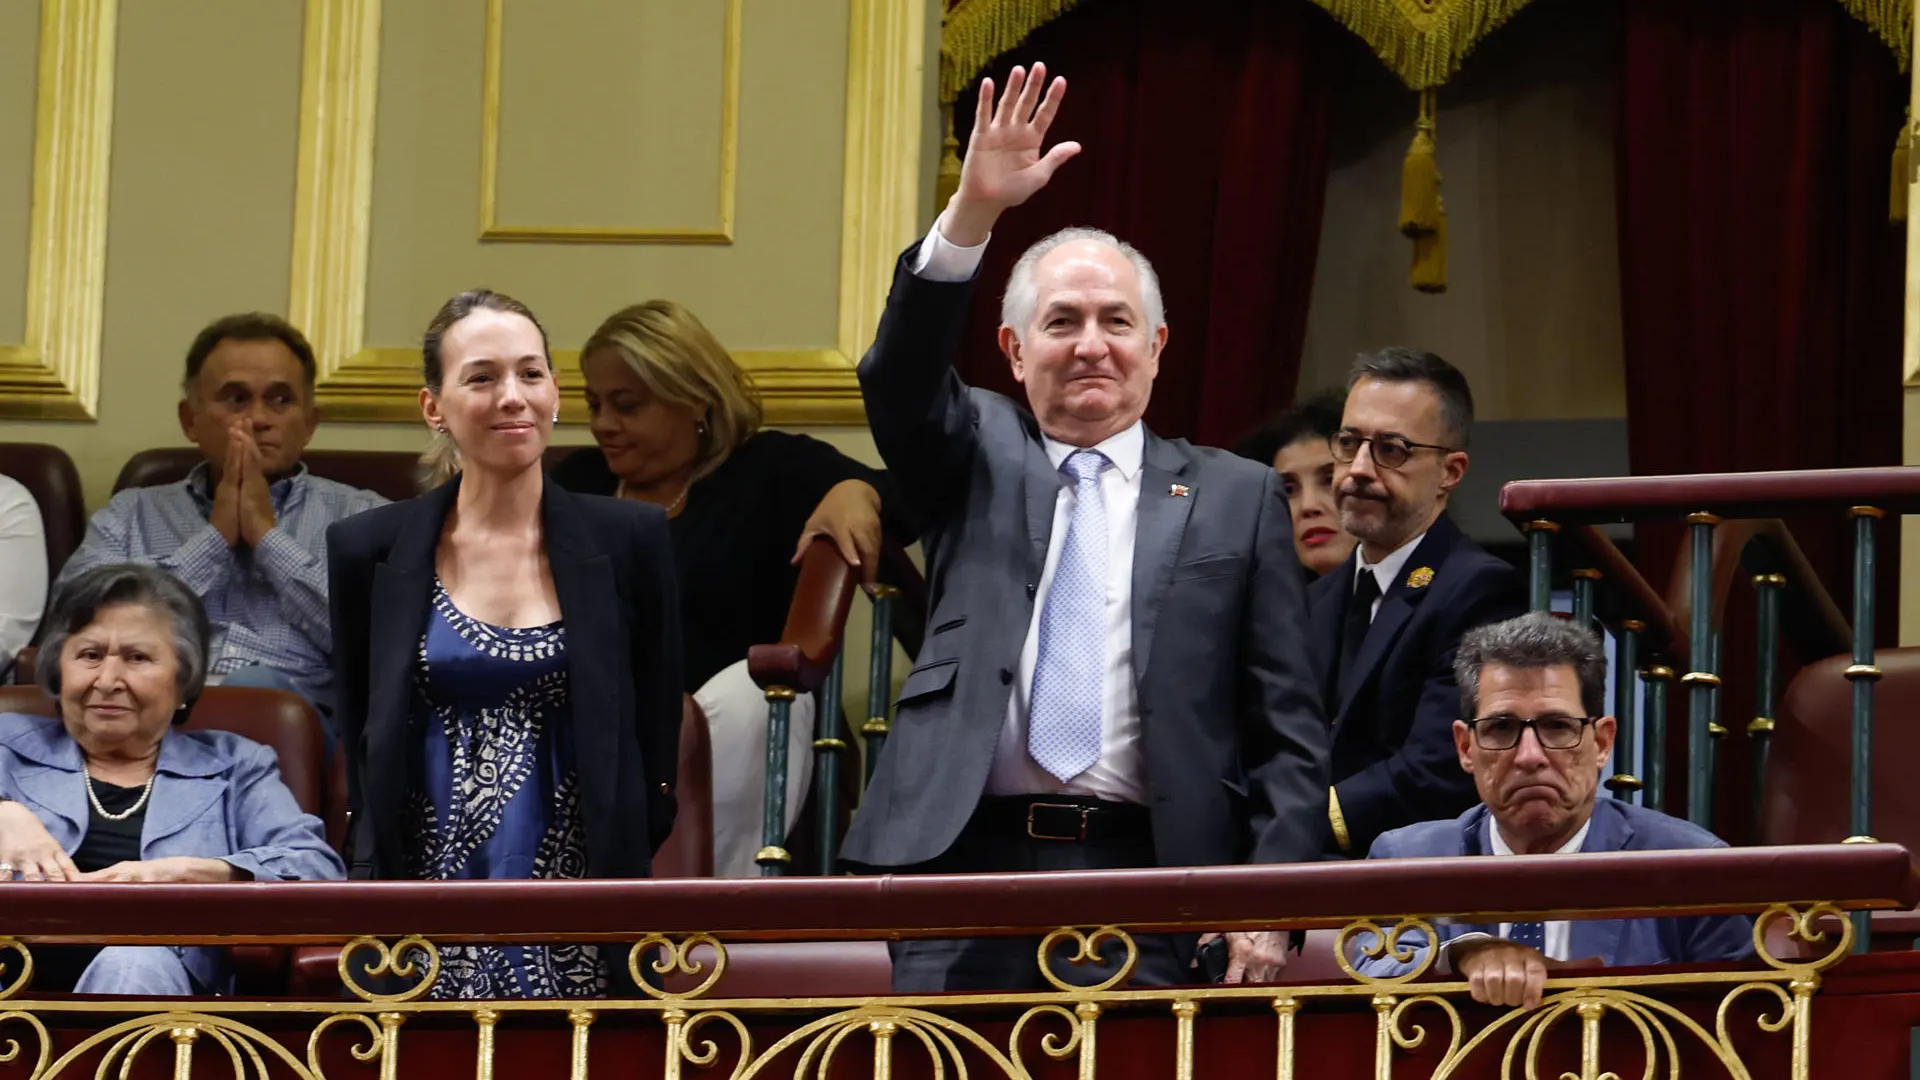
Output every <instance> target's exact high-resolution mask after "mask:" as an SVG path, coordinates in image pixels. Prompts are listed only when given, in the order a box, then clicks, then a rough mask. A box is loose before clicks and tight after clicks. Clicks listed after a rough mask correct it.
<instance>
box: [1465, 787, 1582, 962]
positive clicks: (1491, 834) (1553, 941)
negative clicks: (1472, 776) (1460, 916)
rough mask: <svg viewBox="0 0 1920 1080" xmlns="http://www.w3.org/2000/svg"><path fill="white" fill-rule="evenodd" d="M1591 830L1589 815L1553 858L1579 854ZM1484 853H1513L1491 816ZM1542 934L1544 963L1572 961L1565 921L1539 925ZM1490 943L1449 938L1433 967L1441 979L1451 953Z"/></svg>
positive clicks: (1503, 930) (1473, 937)
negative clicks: (1472, 943) (1462, 947)
mask: <svg viewBox="0 0 1920 1080" xmlns="http://www.w3.org/2000/svg"><path fill="white" fill-rule="evenodd" d="M1591 828H1593V817H1592V815H1588V817H1587V820H1586V821H1585V822H1584V823H1582V824H1581V826H1580V831H1579V832H1577V833H1574V834H1573V836H1572V837H1571V838H1570V839H1568V840H1567V842H1566V843H1564V844H1561V845H1560V846H1559V847H1558V848H1555V849H1554V852H1553V853H1554V854H1555V855H1578V854H1579V853H1580V849H1581V848H1582V847H1584V846H1586V843H1587V830H1589V829H1591ZM1487 850H1488V851H1491V852H1493V853H1494V855H1496V856H1499V855H1512V854H1513V853H1514V851H1513V849H1512V848H1510V847H1508V846H1507V838H1506V837H1504V836H1501V835H1500V828H1499V826H1498V825H1496V824H1495V823H1494V820H1493V815H1492V814H1488V815H1487ZM1541 930H1543V931H1544V932H1545V937H1546V946H1547V947H1546V951H1545V956H1546V958H1547V959H1549V960H1571V959H1573V957H1571V956H1568V955H1567V953H1568V952H1569V951H1570V950H1571V949H1572V948H1573V946H1572V945H1571V944H1570V941H1571V938H1572V935H1573V923H1571V922H1569V921H1567V920H1566V919H1552V920H1549V921H1547V922H1545V923H1542V924H1541ZM1512 934H1513V924H1512V923H1510V922H1503V923H1501V924H1500V936H1501V937H1503V938H1504V937H1511V936H1512ZM1489 940H1492V939H1491V938H1490V937H1489V936H1488V935H1486V934H1478V933H1475V934H1461V935H1460V936H1459V937H1457V938H1452V939H1450V940H1448V941H1447V943H1446V945H1445V946H1444V947H1442V948H1441V950H1440V955H1439V956H1437V957H1435V958H1434V960H1435V963H1434V967H1435V968H1437V969H1438V970H1439V971H1440V973H1441V974H1443V975H1444V974H1446V973H1447V972H1449V971H1451V970H1452V969H1453V963H1452V952H1451V950H1453V949H1454V948H1455V947H1457V946H1459V945H1461V944H1464V943H1466V942H1469V941H1489Z"/></svg>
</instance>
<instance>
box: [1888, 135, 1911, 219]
mask: <svg viewBox="0 0 1920 1080" xmlns="http://www.w3.org/2000/svg"><path fill="white" fill-rule="evenodd" d="M1912 160H1913V110H1912V109H1911V108H1909V109H1908V110H1907V115H1906V117H1905V119H1903V120H1901V121H1900V137H1899V138H1897V139H1895V140H1893V182H1892V184H1890V185H1889V186H1888V191H1887V220H1889V221H1905V220H1907V195H1908V193H1909V192H1910V191H1911V190H1912V188H1913V167H1912Z"/></svg>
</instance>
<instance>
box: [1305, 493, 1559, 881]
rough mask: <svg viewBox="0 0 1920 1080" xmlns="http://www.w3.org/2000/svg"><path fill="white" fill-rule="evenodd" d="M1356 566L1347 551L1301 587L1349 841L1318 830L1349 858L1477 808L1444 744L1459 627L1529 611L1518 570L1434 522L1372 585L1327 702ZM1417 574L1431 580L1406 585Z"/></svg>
mask: <svg viewBox="0 0 1920 1080" xmlns="http://www.w3.org/2000/svg"><path fill="white" fill-rule="evenodd" d="M1358 558H1359V552H1358V549H1356V550H1355V553H1354V556H1353V558H1350V559H1348V560H1347V563H1346V565H1345V566H1342V567H1341V568H1340V569H1338V570H1335V571H1333V572H1332V573H1330V574H1328V575H1326V576H1325V577H1323V578H1321V579H1320V580H1319V581H1317V582H1314V584H1313V585H1312V586H1311V587H1310V588H1309V589H1308V590H1307V607H1308V609H1309V616H1308V618H1309V638H1310V639H1311V641H1312V643H1313V667H1314V672H1315V674H1316V675H1317V676H1318V677H1319V686H1320V688H1321V692H1322V693H1323V694H1325V695H1326V698H1325V701H1326V710H1327V713H1328V715H1330V716H1331V717H1333V789H1334V793H1335V795H1336V797H1337V798H1338V799H1339V801H1340V812H1341V815H1342V817H1343V818H1344V819H1345V824H1346V829H1347V834H1348V838H1349V843H1348V844H1347V845H1345V846H1342V845H1340V844H1339V843H1338V836H1337V832H1336V830H1334V829H1333V828H1331V827H1330V826H1328V825H1323V826H1322V832H1323V835H1325V836H1327V842H1328V848H1329V850H1330V851H1347V852H1350V853H1352V854H1359V853H1360V852H1364V851H1366V850H1367V846H1368V845H1369V844H1371V843H1373V838H1374V837H1376V836H1378V835H1380V834H1381V833H1383V832H1385V831H1387V830H1388V829H1395V828H1399V827H1400V826H1402V825H1411V824H1413V823H1414V822H1417V821H1432V820H1433V819H1435V818H1450V817H1452V816H1454V815H1455V814H1458V813H1460V812H1461V811H1462V810H1465V809H1466V808H1467V807H1469V806H1472V805H1474V804H1475V803H1477V802H1479V801H1480V799H1479V796H1478V795H1476V794H1475V793H1474V790H1473V778H1472V777H1471V776H1468V775H1467V774H1466V773H1464V772H1462V771H1461V769H1460V756H1459V754H1458V753H1457V752H1456V751H1455V750H1454V746H1453V721H1454V720H1455V719H1456V718H1458V717H1459V716H1460V689H1459V687H1458V686H1457V685H1456V684H1455V683H1454V681H1453V652H1454V650H1455V649H1456V648H1458V647H1459V645H1460V637H1461V635H1463V634H1465V633H1466V632H1467V631H1468V630H1471V629H1473V628H1474V627H1476V626H1485V625H1486V624H1488V623H1493V622H1499V621H1500V620H1502V619H1510V618H1513V617H1514V616H1516V615H1521V614H1524V613H1525V612H1526V610H1527V597H1526V583H1525V582H1524V581H1523V580H1522V579H1521V577H1520V574H1519V572H1518V571H1516V570H1514V569H1513V567H1511V566H1509V565H1507V564H1506V563H1505V562H1502V561H1501V560H1500V559H1498V558H1496V557H1494V556H1492V555H1489V554H1487V553H1486V552H1485V551H1483V550H1481V549H1480V546H1479V545H1478V544H1475V543H1474V542H1473V541H1471V540H1469V539H1467V538H1466V536H1465V535H1464V534H1462V533H1461V532H1460V528H1459V526H1457V525H1455V524H1454V523H1453V519H1452V518H1451V517H1448V516H1447V515H1446V514H1441V515H1440V517H1439V518H1437V519H1436V520H1435V521H1434V523H1433V527H1432V528H1430V529H1428V530H1427V535H1426V538H1425V539H1423V540H1421V541H1420V546H1419V547H1417V548H1415V549H1414V550H1413V556H1412V557H1411V558H1409V559H1408V560H1407V563H1406V565H1405V566H1403V567H1401V569H1400V579H1399V580H1398V581H1394V582H1391V583H1389V582H1381V583H1380V584H1381V587H1382V588H1383V589H1384V590H1385V593H1384V595H1382V596H1381V598H1380V610H1379V613H1378V614H1376V615H1375V616H1374V617H1373V626H1372V627H1371V628H1370V629H1369V630H1368V631H1367V638H1366V641H1365V643H1364V644H1363V645H1362V646H1361V649H1360V655H1359V657H1358V658H1357V659H1356V660H1355V661H1354V665H1353V671H1352V674H1351V675H1350V676H1349V677H1348V679H1347V680H1346V685H1343V686H1341V687H1340V693H1339V696H1338V699H1337V700H1336V699H1335V697H1334V696H1333V694H1332V693H1331V688H1332V683H1333V674H1334V665H1335V664H1336V663H1337V662H1338V653H1339V651H1340V630H1341V624H1342V620H1343V619H1344V618H1345V615H1346V604H1347V597H1348V596H1349V595H1350V594H1351V593H1352V592H1353V575H1354V566H1355V560H1357V559H1358ZM1423 568H1424V569H1426V570H1430V571H1432V574H1431V580H1430V581H1429V582H1428V583H1427V584H1426V585H1424V586H1415V585H1412V584H1410V580H1411V579H1413V575H1414V572H1415V571H1417V570H1420V569H1423ZM1423 576H1426V575H1423Z"/></svg>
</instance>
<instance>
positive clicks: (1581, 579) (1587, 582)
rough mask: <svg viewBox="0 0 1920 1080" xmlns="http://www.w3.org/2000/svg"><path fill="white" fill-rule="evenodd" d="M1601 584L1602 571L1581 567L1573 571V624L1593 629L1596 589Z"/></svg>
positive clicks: (1585, 628)
mask: <svg viewBox="0 0 1920 1080" xmlns="http://www.w3.org/2000/svg"><path fill="white" fill-rule="evenodd" d="M1599 585H1600V571H1598V570H1589V569H1586V568H1584V567H1583V568H1581V569H1579V570H1575V571H1574V572H1573V625H1575V626H1578V627H1580V628H1581V629H1584V630H1592V629H1593V599H1594V590H1595V589H1597V588H1598V587H1599Z"/></svg>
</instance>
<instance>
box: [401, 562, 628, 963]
mask: <svg viewBox="0 0 1920 1080" xmlns="http://www.w3.org/2000/svg"><path fill="white" fill-rule="evenodd" d="M414 687H415V700H414V708H413V721H412V722H413V733H412V734H413V737H412V738H411V739H409V740H408V742H409V745H410V746H411V747H412V750H411V751H410V753H409V758H410V760H409V761H408V763H407V767H408V773H407V775H408V782H407V802H406V822H407V844H406V855H407V869H408V872H409V873H410V875H411V876H413V877H416V878H420V879H423V880H431V881H445V880H464V879H489V878H491V879H510V880H526V879H551V878H580V877H585V876H586V872H587V849H586V835H585V833H584V831H583V829H582V825H581V821H580V778H579V773H578V771H577V770H576V769H575V767H574V761H575V759H574V746H573V731H572V726H571V724H570V723H569V722H568V721H569V711H568V707H567V642H566V635H565V632H564V630H563V629H562V627H561V624H559V623H557V622H556V623H552V624H549V625H547V626H537V627H530V628H527V629H512V628H508V627H502V626H494V625H492V624H490V623H484V622H481V621H480V620H478V619H474V618H471V617H469V616H467V615H465V614H462V613H461V612H460V611H459V610H458V609H457V608H455V607H454V606H453V601H452V600H451V599H449V598H448V596H447V593H446V589H445V588H444V587H443V586H442V585H441V584H440V582H439V580H438V579H436V580H435V581H434V587H433V616H432V618H431V619H430V620H429V621H428V623H427V632H426V633H425V634H424V635H422V636H421V640H420V655H419V658H418V662H417V665H416V667H415V671H414ZM440 959H441V965H442V970H441V974H440V979H439V981H438V982H437V983H436V984H435V986H434V991H433V996H435V997H440V998H454V999H465V1000H481V999H495V998H574V997H591V996H594V995H597V994H601V993H604V992H605V990H606V988H607V971H606V968H605V965H604V964H603V963H602V962H601V957H600V950H599V949H598V948H596V947H594V946H590V945H539V946H522V945H506V946H481V945H459V946H443V947H442V948H441V950H440Z"/></svg>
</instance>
